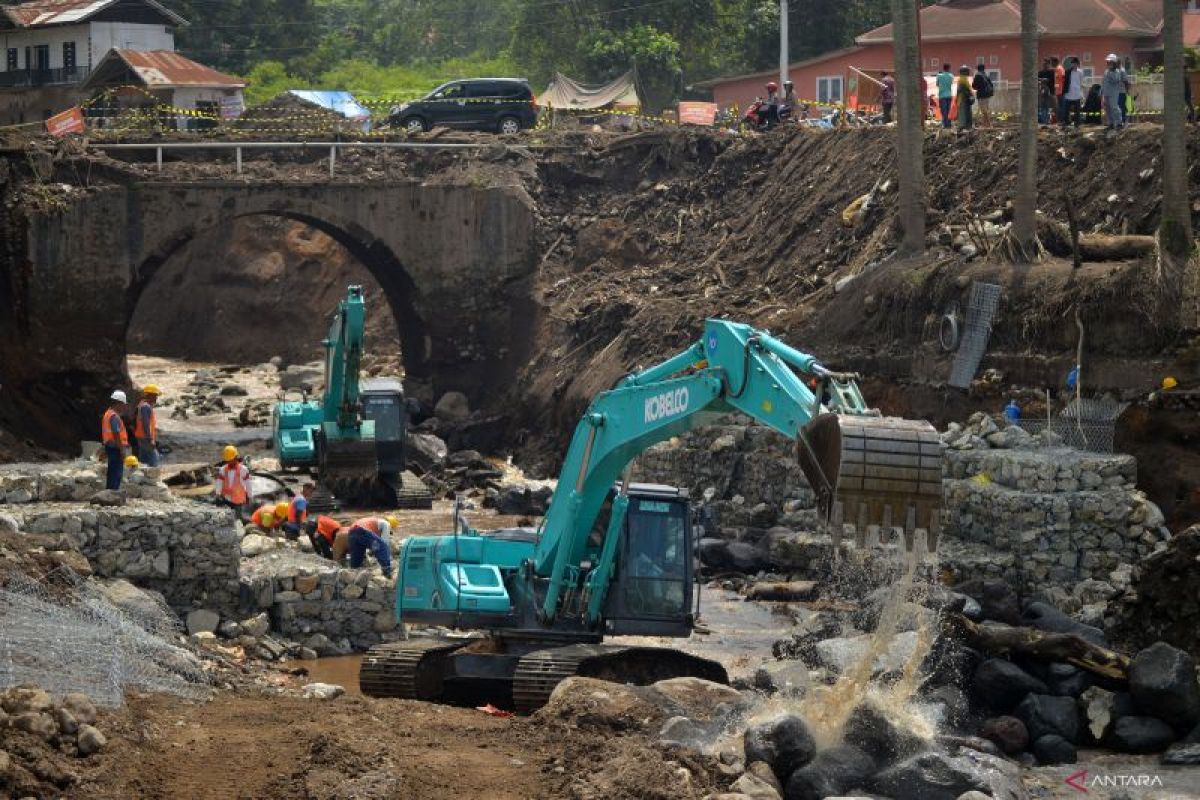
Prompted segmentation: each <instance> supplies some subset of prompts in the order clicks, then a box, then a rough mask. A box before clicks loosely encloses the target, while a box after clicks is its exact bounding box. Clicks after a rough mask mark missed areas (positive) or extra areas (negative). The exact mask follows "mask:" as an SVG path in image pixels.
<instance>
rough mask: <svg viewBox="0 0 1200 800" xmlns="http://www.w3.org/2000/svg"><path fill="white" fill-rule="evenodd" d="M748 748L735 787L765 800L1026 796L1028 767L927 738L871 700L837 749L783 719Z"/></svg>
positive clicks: (771, 721) (975, 747) (982, 748)
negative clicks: (1023, 777) (1023, 786)
mask: <svg viewBox="0 0 1200 800" xmlns="http://www.w3.org/2000/svg"><path fill="white" fill-rule="evenodd" d="M742 750H743V753H744V757H745V765H746V766H745V774H743V775H742V776H741V777H740V778H738V779H737V781H735V782H734V784H733V786H732V790H733V791H734V792H736V793H738V794H740V795H742V796H746V797H750V798H756V799H757V800H768V799H770V800H778V798H781V797H782V798H787V800H823V798H828V797H843V796H846V797H849V796H853V797H863V796H884V797H919V798H922V800H925V799H926V798H930V800H958V798H960V797H965V796H967V794H968V793H970V792H979V793H982V796H984V797H994V798H1016V797H1022V796H1024V793H1023V791H1022V790H1021V788H1020V787H1021V777H1020V768H1019V767H1018V766H1017V765H1016V764H1014V763H1012V762H1010V761H1007V760H1005V759H1004V758H1002V757H1001V756H999V755H997V754H996V753H995V752H990V750H991V748H989V747H988V746H987V744H986V743H981V742H974V741H963V740H935V739H928V738H925V737H922V736H920V735H918V734H916V733H913V732H912V731H909V730H906V729H905V728H904V727H902V726H901V725H899V724H898V723H897V722H896V721H895V718H894V716H893V715H890V714H888V713H887V712H885V711H883V710H882V709H880V708H878V707H876V706H875V705H873V704H871V703H870V702H866V703H863V704H861V705H859V706H857V707H856V708H855V709H854V710H853V711H852V712H851V713H850V715H849V717H848V718H847V721H846V723H845V726H844V728H843V732H842V736H841V740H840V741H839V742H838V743H837V744H833V745H828V746H825V747H823V748H818V746H817V742H816V740H815V739H814V737H813V735H812V734H811V733H810V731H809V728H808V726H807V724H806V723H805V721H804V719H802V718H801V717H799V716H797V715H795V714H781V715H778V716H774V717H771V718H768V719H766V720H763V721H760V722H755V723H754V724H752V725H750V726H749V727H748V728H747V729H746V731H745V734H744V736H743V739H742ZM974 796H978V795H972V797H974Z"/></svg>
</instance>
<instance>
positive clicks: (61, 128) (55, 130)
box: [46, 106, 83, 136]
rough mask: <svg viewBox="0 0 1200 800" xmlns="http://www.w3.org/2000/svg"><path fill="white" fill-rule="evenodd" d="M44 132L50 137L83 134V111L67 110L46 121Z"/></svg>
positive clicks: (76, 107) (76, 108) (79, 109)
mask: <svg viewBox="0 0 1200 800" xmlns="http://www.w3.org/2000/svg"><path fill="white" fill-rule="evenodd" d="M46 131H47V132H48V133H49V134H50V135H51V136H66V135H67V134H68V133H83V109H81V108H80V107H79V106H75V107H74V108H68V109H67V110H66V111H64V112H62V113H61V114H55V115H54V116H53V117H51V118H50V119H48V120H46Z"/></svg>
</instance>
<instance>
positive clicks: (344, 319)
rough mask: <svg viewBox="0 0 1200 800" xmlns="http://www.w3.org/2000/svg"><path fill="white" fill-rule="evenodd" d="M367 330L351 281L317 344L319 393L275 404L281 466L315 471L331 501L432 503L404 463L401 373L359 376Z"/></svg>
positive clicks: (360, 300) (274, 426)
mask: <svg viewBox="0 0 1200 800" xmlns="http://www.w3.org/2000/svg"><path fill="white" fill-rule="evenodd" d="M365 328H366V304H365V302H364V300H363V289H362V287H361V286H350V287H348V288H347V289H346V299H345V300H342V301H341V302H340V303H338V307H337V311H336V312H335V313H334V315H333V321H332V323H331V324H330V326H329V335H328V336H327V337H326V338H325V339H324V340H323V341H322V342H321V345H322V346H323V347H324V348H325V391H324V394H323V396H322V398H321V399H320V400H309V399H308V398H307V397H306V398H304V399H303V400H300V401H283V402H280V403H277V404H276V405H275V410H274V413H273V414H272V435H273V439H274V443H275V452H276V453H277V454H278V455H279V462H280V465H281V466H282V467H283V468H284V469H297V468H298V469H316V472H317V480H318V482H319V483H320V484H321V486H322V487H323V488H324V490H325V491H326V492H328V493H330V494H332V495H333V498H332V499H333V500H337V501H341V502H345V503H349V504H353V505H359V506H363V505H386V506H388V507H395V508H430V507H431V506H432V505H433V496H432V495H431V494H430V492H429V490H428V489H427V488H426V487H425V484H424V483H422V482H421V480H420V479H419V478H418V477H417V476H416V475H414V474H412V472H409V471H407V470H405V468H404V466H405V464H404V462H405V440H406V436H407V428H408V415H409V406H408V403H407V402H406V400H405V398H404V387H403V385H402V384H401V382H400V380H399V378H373V379H369V380H362V379H360V377H359V372H360V370H361V368H362V358H363V341H364V334H365ZM315 508H316V505H314V509H315Z"/></svg>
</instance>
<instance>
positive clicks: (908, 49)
mask: <svg viewBox="0 0 1200 800" xmlns="http://www.w3.org/2000/svg"><path fill="white" fill-rule="evenodd" d="M891 4H892V52H893V55H894V57H895V60H896V105H897V106H898V108H897V111H898V120H897V123H896V157H897V159H898V172H899V178H900V230H901V233H902V234H903V235H902V237H901V240H900V247H899V250H898V252H899V254H900V255H901V256H917V255H921V254H922V253H924V252H925V105H926V103H925V91H924V86H925V79H924V77H923V76H922V74H921V42H920V39H919V34H918V32H917V31H918V27H917V13H918V11H917V7H918V4H919V0H891ZM918 87H920V90H918Z"/></svg>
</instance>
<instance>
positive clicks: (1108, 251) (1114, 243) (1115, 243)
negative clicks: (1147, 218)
mask: <svg viewBox="0 0 1200 800" xmlns="http://www.w3.org/2000/svg"><path fill="white" fill-rule="evenodd" d="M1038 236H1039V238H1041V240H1042V244H1043V245H1044V246H1045V248H1046V250H1047V251H1049V252H1050V253H1052V254H1054V255H1056V256H1059V257H1061V258H1068V257H1070V256H1071V255H1072V252H1073V251H1074V247H1073V245H1072V241H1071V231H1070V229H1069V228H1068V227H1067V226H1066V225H1063V224H1062V223H1061V222H1056V221H1054V220H1049V219H1042V220H1041V221H1040V222H1039V224H1038ZM1157 247H1158V241H1157V240H1156V239H1155V238H1154V237H1153V236H1109V235H1108V234H1103V233H1084V234H1080V236H1079V256H1080V258H1081V259H1083V260H1084V261H1124V260H1126V259H1132V258H1142V257H1143V256H1146V255H1149V254H1151V253H1153V252H1155V248H1157Z"/></svg>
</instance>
